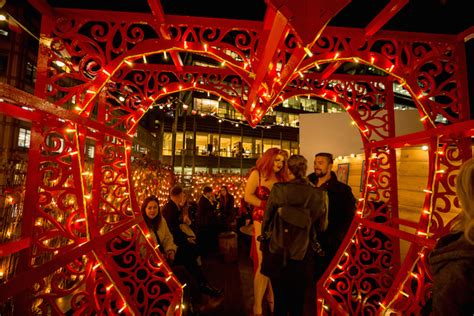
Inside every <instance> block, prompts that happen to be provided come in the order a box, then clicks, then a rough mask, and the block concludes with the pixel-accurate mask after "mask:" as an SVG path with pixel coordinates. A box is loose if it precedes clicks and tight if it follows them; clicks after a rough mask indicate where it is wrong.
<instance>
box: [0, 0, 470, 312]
mask: <svg viewBox="0 0 474 316" xmlns="http://www.w3.org/2000/svg"><path fill="white" fill-rule="evenodd" d="M349 2H350V1H348V0H339V1H330V2H328V1H311V0H299V1H292V2H291V4H287V3H286V2H284V1H277V0H272V1H268V6H267V10H266V13H265V18H264V21H263V22H256V21H239V20H226V19H211V18H207V19H206V18H196V17H182V16H170V15H166V14H165V13H164V12H163V9H162V7H161V4H160V3H159V2H158V1H156V0H149V1H148V3H149V7H150V12H149V13H146V14H144V13H123V12H122V13H120V14H117V13H116V12H106V13H104V12H102V11H83V10H70V9H60V8H53V7H51V6H50V5H49V4H48V3H47V2H46V1H44V0H30V3H31V4H33V5H34V6H35V7H36V8H37V9H38V10H40V12H41V13H42V14H43V18H42V29H41V42H40V52H39V58H38V65H37V67H38V68H37V69H38V72H37V73H38V77H37V83H36V91H35V95H36V96H31V95H28V94H27V93H24V92H21V91H18V90H15V89H13V88H11V87H9V86H7V85H5V84H0V96H1V97H2V98H3V101H2V102H0V111H1V112H2V113H4V114H7V115H10V116H13V117H15V118H19V119H24V120H28V121H31V122H32V129H31V147H30V152H29V165H28V178H27V183H26V189H25V190H26V193H25V196H26V199H25V205H24V212H23V223H22V238H21V240H19V241H15V242H12V243H10V244H3V245H0V251H1V253H2V254H11V253H18V254H19V259H18V265H17V270H16V274H15V276H14V277H13V278H11V279H10V280H8V281H7V282H6V283H4V284H1V285H0V301H5V300H6V299H8V298H9V297H14V298H15V304H17V308H18V309H20V310H21V311H22V312H23V313H24V314H33V312H34V310H41V311H42V313H48V314H61V313H64V311H63V310H61V309H60V306H61V303H60V300H61V299H67V300H68V302H69V303H68V304H67V305H68V306H69V307H70V308H71V309H72V310H73V311H74V312H75V313H77V314H81V315H82V314H105V313H107V314H119V313H124V314H136V315H140V314H151V313H156V314H161V315H165V314H176V315H179V314H180V313H181V306H180V300H181V294H182V290H181V284H179V282H178V281H177V280H176V279H175V278H174V276H173V275H172V274H170V270H169V268H168V267H167V265H166V264H165V263H164V261H163V260H162V257H161V256H160V255H159V254H158V253H157V252H156V251H155V250H154V246H155V245H153V244H152V243H151V242H150V241H149V240H148V238H147V234H148V231H147V229H146V227H145V225H144V223H143V220H142V218H141V216H140V211H139V205H138V203H137V199H136V196H135V192H134V191H133V189H132V187H131V178H130V170H129V168H128V166H129V164H130V148H131V144H132V137H131V136H130V135H133V134H134V132H135V128H136V126H137V123H138V121H139V120H140V118H141V117H142V116H143V115H144V114H145V113H146V112H147V110H148V109H149V108H150V107H151V106H152V104H153V102H154V101H156V100H159V99H161V98H163V97H165V96H167V95H169V94H172V93H176V92H179V91H185V90H192V89H195V90H201V91H208V92H210V93H212V94H215V95H218V96H220V97H222V98H223V99H225V100H226V101H228V102H229V103H231V104H232V105H233V106H234V107H235V108H236V109H237V110H238V111H239V112H241V113H242V114H244V116H245V117H246V119H247V121H248V123H249V124H251V125H252V126H255V125H256V124H257V123H258V122H259V121H260V120H261V119H262V117H263V116H264V115H265V113H266V112H267V111H268V110H269V109H270V108H272V107H274V106H275V105H277V104H279V103H280V102H282V101H283V100H285V99H287V98H289V97H292V96H297V95H304V96H307V95H311V96H317V97H320V98H325V99H329V100H332V101H334V102H337V103H339V104H341V105H342V106H343V107H344V108H345V109H346V110H347V113H348V114H349V115H350V116H351V118H352V119H353V121H354V122H355V125H356V126H357V127H358V128H359V130H360V134H361V138H362V141H363V143H364V151H365V155H366V160H365V161H366V166H365V170H366V185H365V186H364V187H365V191H364V192H363V195H362V196H363V198H362V199H361V200H360V203H359V207H358V215H357V217H356V219H355V220H354V222H353V223H352V226H351V228H350V231H349V233H348V235H347V236H346V238H345V240H344V246H343V247H341V249H340V250H339V253H338V255H337V256H336V258H335V259H334V261H333V262H332V266H331V268H330V269H328V271H327V272H326V274H325V275H324V277H323V278H322V280H321V281H320V282H319V284H318V293H319V296H318V309H319V313H320V314H328V313H330V314H339V313H342V314H350V315H379V314H384V313H385V312H386V311H387V310H391V311H394V312H397V313H401V314H404V315H408V314H414V315H417V314H419V313H420V310H421V309H422V308H423V306H424V305H425V303H426V300H427V299H428V298H429V295H430V280H431V279H430V274H429V272H428V270H427V266H426V254H427V253H428V252H429V251H430V249H432V247H433V245H434V243H435V240H436V239H437V238H438V237H439V236H440V235H442V234H444V233H446V231H447V230H448V229H449V227H450V226H451V224H452V221H451V222H448V223H446V222H444V221H443V219H442V215H443V214H446V213H449V212H450V211H451V208H452V206H454V205H457V203H458V202H457V199H456V198H455V193H454V191H453V190H454V178H455V176H456V172H457V170H458V168H459V167H460V165H461V163H462V162H463V161H465V160H467V159H468V158H470V157H471V140H470V138H471V137H472V136H473V135H474V122H473V121H472V120H470V116H469V115H470V113H469V100H468V93H467V92H468V90H467V89H468V88H467V73H466V70H465V69H466V67H465V65H466V57H465V50H464V42H463V39H464V36H463V35H460V36H451V35H434V34H413V33H403V32H386V31H380V28H381V27H382V26H383V25H384V24H385V23H386V21H388V20H389V19H390V18H391V17H392V16H393V15H395V14H396V12H398V10H400V9H401V8H402V7H403V6H404V5H406V3H407V1H406V0H400V1H396V0H392V1H390V2H389V3H388V4H387V6H386V7H385V8H384V9H383V10H381V11H380V13H379V14H378V15H377V16H376V17H375V18H374V19H373V20H372V21H371V22H370V23H369V24H368V25H367V27H366V28H365V29H349V28H335V27H327V26H326V25H327V22H328V21H330V19H331V18H332V17H333V16H334V15H335V14H336V13H337V12H339V11H340V10H341V9H342V8H343V7H344V6H346V5H347V4H348V3H349ZM309 13H311V14H309ZM315 17H317V18H315ZM185 53H186V54H199V55H204V56H207V57H208V58H211V59H213V60H215V61H218V62H219V63H220V64H221V67H219V68H218V67H216V68H213V67H202V66H190V65H185V64H184V63H183V58H184V56H185ZM57 61H61V62H62V63H64V64H65V66H58V64H57ZM345 63H363V64H367V65H370V66H372V67H375V68H378V69H379V70H381V71H383V72H384V73H385V75H384V76H374V75H372V76H368V75H349V74H337V73H336V70H337V69H338V68H339V67H340V65H343V64H345ZM395 81H396V82H398V83H400V84H401V85H403V87H404V88H405V89H406V90H407V91H408V92H409V93H410V95H411V96H412V99H413V101H414V102H415V103H416V107H417V109H418V111H419V113H420V120H421V121H422V123H423V127H424V131H422V132H419V133H415V134H410V135H405V136H400V137H395V120H394V92H393V90H392V86H393V82H395ZM72 100H75V105H71V101H72ZM438 116H442V117H444V118H445V119H446V120H447V123H443V124H441V123H438V122H437V117H438ZM86 142H92V143H93V144H94V145H95V158H94V163H93V166H92V167H90V170H86V165H85V163H84V157H83V155H84V151H85V144H86ZM419 144H428V145H429V147H430V154H429V168H430V170H429V175H430V176H429V180H428V183H427V184H426V189H425V192H426V197H425V202H424V206H423V209H420V216H419V221H418V222H409V221H407V220H404V219H401V218H399V216H398V197H397V188H398V185H397V173H396V164H397V159H396V155H395V149H396V148H400V147H404V146H408V145H410V146H413V145H419ZM89 171H90V172H89ZM400 225H405V226H409V227H413V228H416V231H417V233H416V234H410V233H407V232H404V231H402V230H400ZM400 240H405V241H408V242H410V243H411V246H410V248H409V252H408V255H407V256H406V258H405V259H404V260H403V261H401V260H400V250H399V241H400ZM323 305H326V306H330V308H331V312H328V310H327V309H325V308H323ZM167 311H168V313H167Z"/></svg>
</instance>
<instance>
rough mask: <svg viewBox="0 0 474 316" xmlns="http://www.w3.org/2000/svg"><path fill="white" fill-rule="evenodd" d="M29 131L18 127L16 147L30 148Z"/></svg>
mask: <svg viewBox="0 0 474 316" xmlns="http://www.w3.org/2000/svg"><path fill="white" fill-rule="evenodd" d="M30 138H31V131H30V130H28V129H26V128H20V131H19V133H18V147H23V148H30Z"/></svg>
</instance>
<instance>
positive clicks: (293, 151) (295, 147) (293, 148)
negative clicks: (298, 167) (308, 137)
mask: <svg viewBox="0 0 474 316" xmlns="http://www.w3.org/2000/svg"><path fill="white" fill-rule="evenodd" d="M299 152H300V150H299V143H298V142H291V150H290V153H291V154H292V155H293V154H299Z"/></svg>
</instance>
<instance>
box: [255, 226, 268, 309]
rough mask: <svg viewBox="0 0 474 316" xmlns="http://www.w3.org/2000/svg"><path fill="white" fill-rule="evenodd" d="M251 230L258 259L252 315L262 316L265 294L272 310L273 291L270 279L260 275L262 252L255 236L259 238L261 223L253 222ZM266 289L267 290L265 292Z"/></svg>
mask: <svg viewBox="0 0 474 316" xmlns="http://www.w3.org/2000/svg"><path fill="white" fill-rule="evenodd" d="M253 229H254V234H253V238H255V244H256V247H257V257H258V268H257V271H256V272H255V276H254V279H253V297H254V304H253V314H254V315H262V313H263V309H262V302H263V297H264V295H265V292H266V293H267V296H266V298H267V300H268V302H271V304H270V308H271V309H273V306H272V305H273V304H272V303H273V290H272V289H271V284H270V279H269V278H268V277H266V276H264V275H263V274H261V273H260V267H261V265H262V252H261V251H260V242H259V241H258V240H256V238H257V236H260V234H261V231H262V223H260V222H258V221H254V222H253ZM267 288H268V290H267Z"/></svg>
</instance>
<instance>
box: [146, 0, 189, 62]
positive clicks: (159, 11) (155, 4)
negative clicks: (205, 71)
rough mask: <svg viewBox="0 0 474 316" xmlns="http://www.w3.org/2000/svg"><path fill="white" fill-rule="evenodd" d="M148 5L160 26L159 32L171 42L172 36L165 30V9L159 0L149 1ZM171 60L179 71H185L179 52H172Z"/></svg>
mask: <svg viewBox="0 0 474 316" xmlns="http://www.w3.org/2000/svg"><path fill="white" fill-rule="evenodd" d="M148 5H149V6H150V10H151V13H152V14H153V16H154V17H155V18H156V20H157V21H156V22H157V24H158V25H159V32H160V34H161V36H163V38H164V39H167V40H170V39H171V35H170V33H169V32H168V30H167V29H165V12H164V11H163V7H162V6H161V3H160V1H159V0H148ZM169 54H170V56H171V59H172V60H173V63H174V65H175V66H176V69H178V71H182V70H183V61H182V60H181V57H180V56H179V54H178V52H176V51H171V52H170V53H169Z"/></svg>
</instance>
